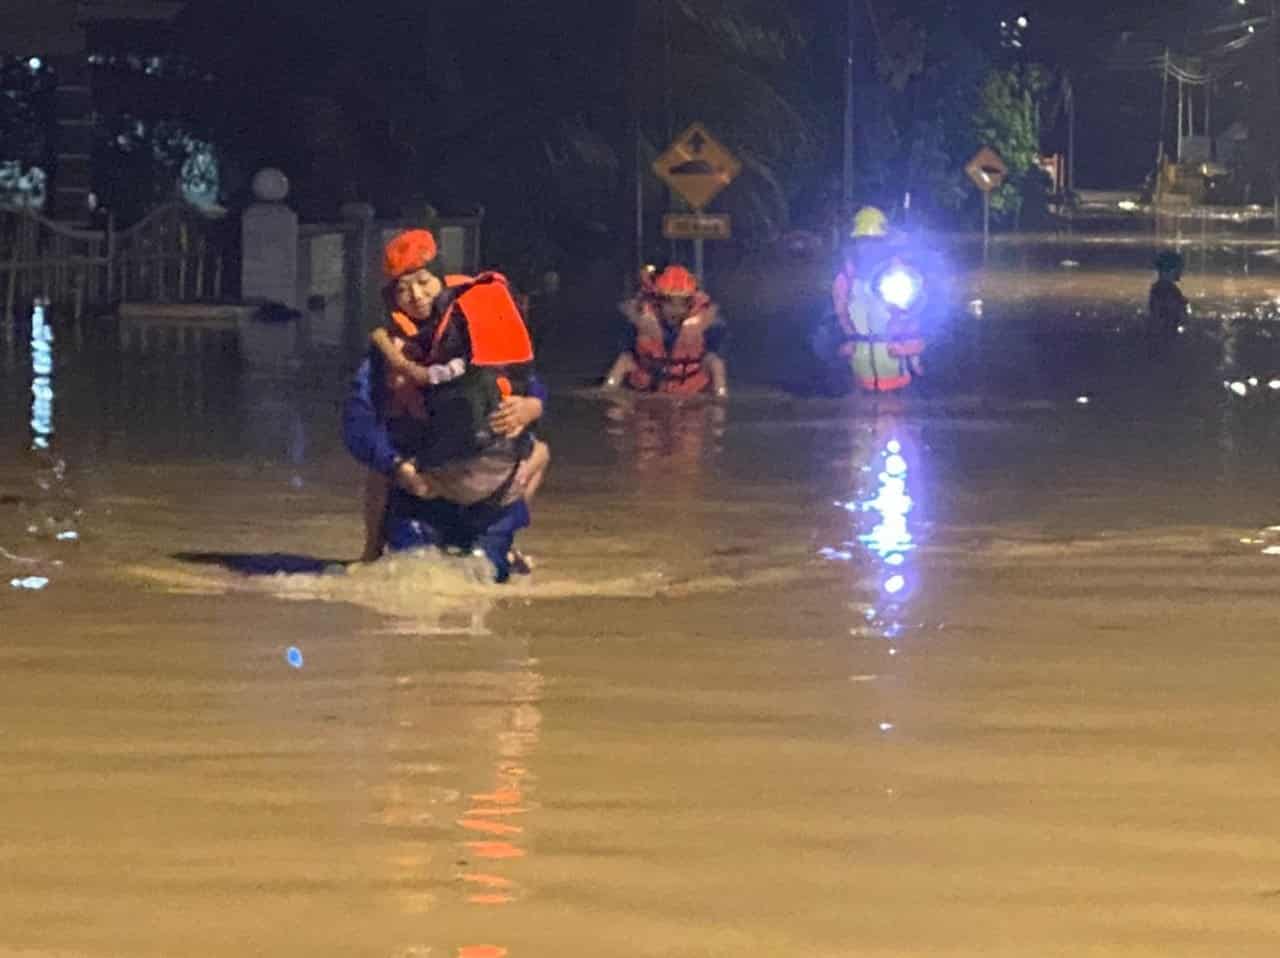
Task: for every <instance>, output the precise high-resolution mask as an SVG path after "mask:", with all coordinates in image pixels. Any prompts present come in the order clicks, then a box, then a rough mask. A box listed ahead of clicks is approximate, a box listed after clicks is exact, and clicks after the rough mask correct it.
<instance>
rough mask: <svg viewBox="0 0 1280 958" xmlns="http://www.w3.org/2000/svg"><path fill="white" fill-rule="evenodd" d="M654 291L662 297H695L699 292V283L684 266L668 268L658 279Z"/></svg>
mask: <svg viewBox="0 0 1280 958" xmlns="http://www.w3.org/2000/svg"><path fill="white" fill-rule="evenodd" d="M654 289H656V290H657V291H658V294H659V295H661V296H693V295H694V294H696V293H697V292H698V281H697V280H696V279H694V278H693V274H692V273H690V272H689V271H688V270H687V269H685V268H684V267H683V266H668V267H667V268H666V269H664V270H663V271H662V275H661V276H659V277H658V281H657V282H656V283H655V284H654Z"/></svg>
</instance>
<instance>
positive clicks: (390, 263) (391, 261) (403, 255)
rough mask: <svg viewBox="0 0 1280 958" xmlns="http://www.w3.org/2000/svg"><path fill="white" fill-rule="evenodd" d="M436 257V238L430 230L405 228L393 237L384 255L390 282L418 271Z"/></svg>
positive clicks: (384, 266) (386, 273) (383, 271)
mask: <svg viewBox="0 0 1280 958" xmlns="http://www.w3.org/2000/svg"><path fill="white" fill-rule="evenodd" d="M435 258H436V238H435V237H434V236H432V235H431V232H430V231H429V230H405V231H404V232H403V233H398V234H396V236H394V237H392V239H391V242H390V243H388V244H387V248H386V250H385V251H384V253H383V256H382V273H383V275H384V276H385V277H386V279H387V281H388V282H391V281H392V280H397V279H399V278H400V277H401V276H405V275H407V274H409V273H416V272H417V271H418V270H420V269H423V268H424V267H425V266H426V265H427V264H428V263H430V262H431V261H432V260H433V259H435Z"/></svg>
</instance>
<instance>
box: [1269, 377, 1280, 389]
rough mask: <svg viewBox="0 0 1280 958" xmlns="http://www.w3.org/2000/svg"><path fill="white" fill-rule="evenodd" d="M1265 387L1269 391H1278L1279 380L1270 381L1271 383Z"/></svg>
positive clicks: (1279, 387)
mask: <svg viewBox="0 0 1280 958" xmlns="http://www.w3.org/2000/svg"><path fill="white" fill-rule="evenodd" d="M1267 386H1268V387H1269V388H1271V389H1280V379H1273V380H1271V382H1269V383H1267Z"/></svg>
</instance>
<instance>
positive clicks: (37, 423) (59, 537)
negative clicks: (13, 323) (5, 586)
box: [0, 299, 81, 592]
mask: <svg viewBox="0 0 1280 958" xmlns="http://www.w3.org/2000/svg"><path fill="white" fill-rule="evenodd" d="M30 358H31V407H30V408H31V415H30V418H29V419H28V426H29V430H30V434H29V439H30V442H29V447H28V448H29V452H30V461H31V464H32V474H31V478H32V481H33V484H34V485H35V487H36V492H35V493H34V494H33V495H31V496H28V497H18V498H17V499H16V502H17V504H18V505H19V506H20V516H21V522H22V524H23V528H22V531H23V533H25V536H26V537H27V538H28V539H29V540H35V541H36V543H39V544H41V545H37V546H35V547H32V546H29V545H28V546H16V547H15V548H14V549H9V548H6V547H4V546H0V557H3V558H5V559H7V560H8V561H9V562H10V563H12V564H13V565H15V566H18V567H25V570H26V571H25V573H24V574H22V575H18V576H14V577H12V578H11V579H10V580H9V585H10V586H11V587H12V588H14V589H19V590H25V591H32V592H39V591H42V590H43V589H45V588H46V587H47V586H48V585H49V584H50V583H51V581H52V580H51V577H50V575H49V573H50V572H51V570H53V569H56V568H57V567H59V566H60V565H61V562H60V561H59V560H58V559H56V558H55V557H54V555H53V554H52V552H51V550H50V549H49V548H46V547H45V546H46V545H48V544H52V545H54V546H56V545H57V544H63V543H74V542H77V541H79V539H80V532H79V529H78V521H79V518H80V515H81V511H80V509H79V507H78V506H77V505H76V503H75V501H74V498H73V493H72V490H71V488H70V485H69V483H68V480H67V464H66V461H65V460H64V459H63V458H62V457H61V455H59V453H58V452H57V449H56V446H55V442H54V431H55V429H54V425H55V420H54V398H55V393H54V369H55V355H54V333H53V325H52V322H51V317H50V316H49V312H48V303H47V302H45V301H44V300H40V299H38V300H36V301H35V302H34V303H33V305H32V309H31V337H30ZM37 573H38V574H37Z"/></svg>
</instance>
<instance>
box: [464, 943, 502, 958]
mask: <svg viewBox="0 0 1280 958" xmlns="http://www.w3.org/2000/svg"><path fill="white" fill-rule="evenodd" d="M508 954H509V952H508V951H507V949H505V948H503V947H502V946H501V945H463V946H462V947H461V948H459V949H458V958H506V956H507V955H508Z"/></svg>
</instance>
